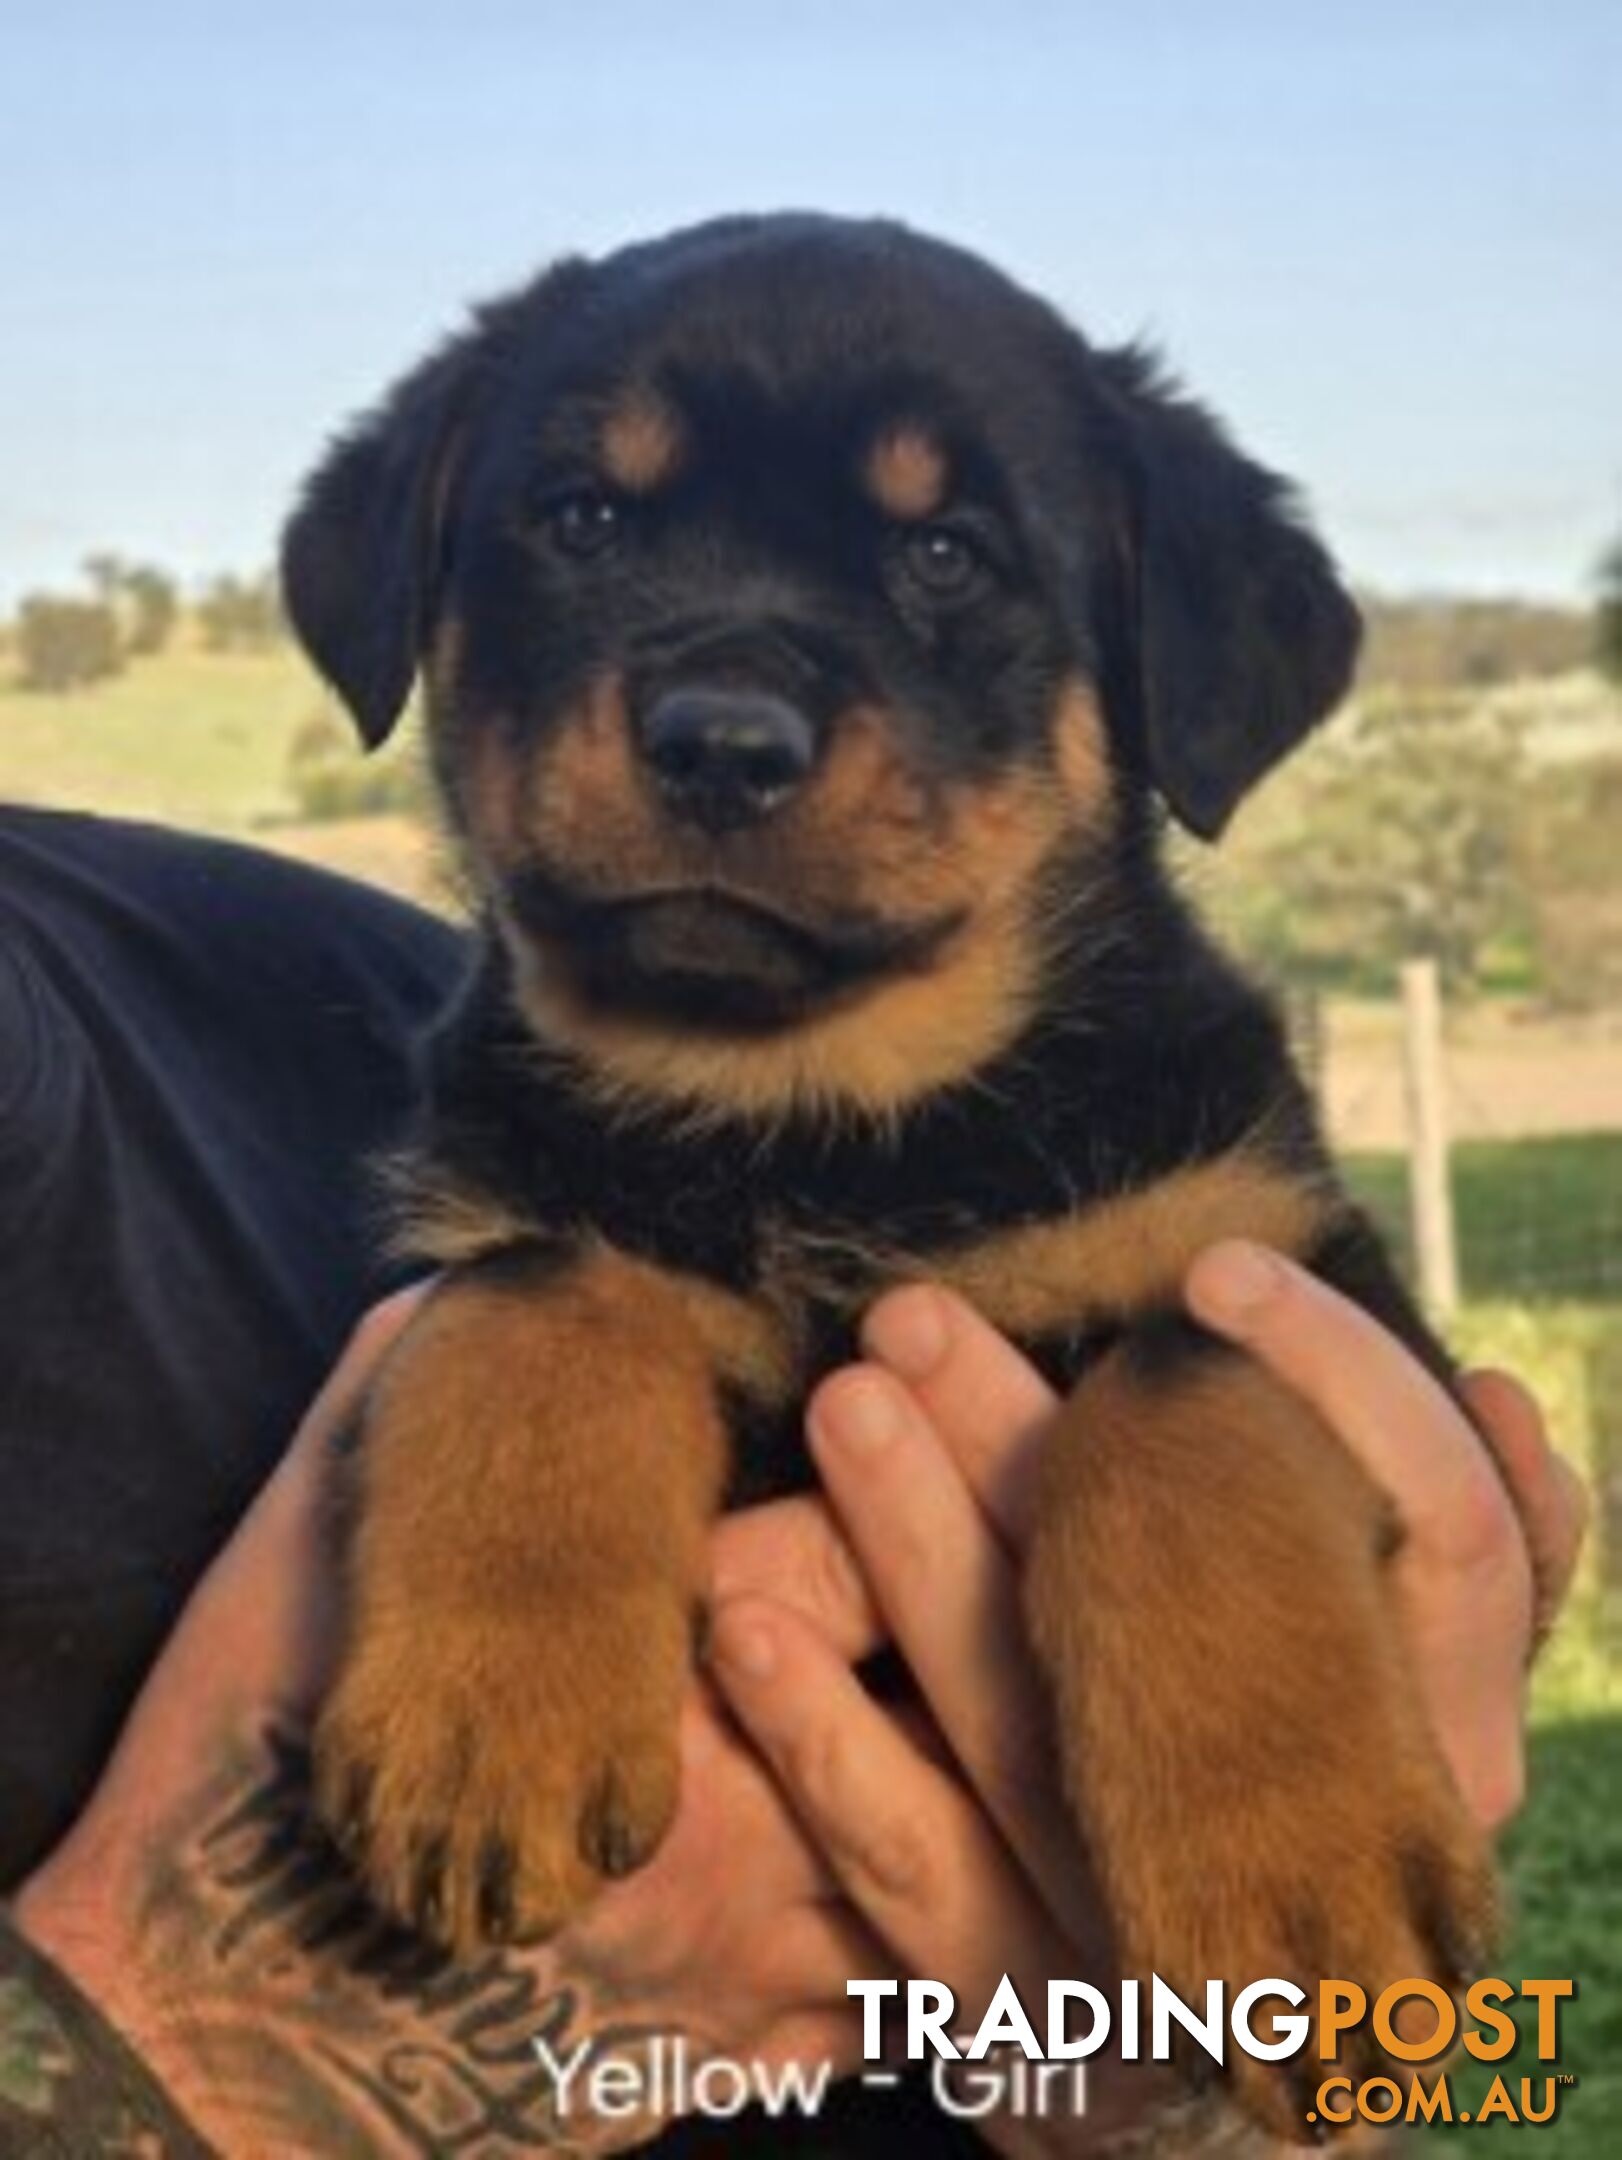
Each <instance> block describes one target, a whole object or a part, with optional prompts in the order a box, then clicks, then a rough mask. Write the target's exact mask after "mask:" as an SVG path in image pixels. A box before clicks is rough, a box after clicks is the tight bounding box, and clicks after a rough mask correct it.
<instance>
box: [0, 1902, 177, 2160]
mask: <svg viewBox="0 0 1622 2160" xmlns="http://www.w3.org/2000/svg"><path fill="white" fill-rule="evenodd" d="M92 2153H94V2154H97V2155H98V2156H101V2160H209V2154H210V2148H209V2147H208V2146H207V2145H205V2144H204V2143H203V2141H202V2139H201V2138H199V2137H198V2136H197V2134H196V2132H195V2131H194V2130H193V2129H192V2128H191V2126H190V2124H189V2123H187V2121H186V2120H185V2118H184V2117H183V2116H182V2115H181V2114H180V2112H179V2110H178V2109H177V2108H176V2107H175V2104H174V2102H173V2101H172V2100H171V2099H170V2098H169V2096H168V2094H167V2093H165V2092H164V2090H163V2088H162V2087H161V2086H160V2085H159V2084H158V2083H157V2081H156V2080H155V2079H154V2078H153V2077H152V2075H151V2073H150V2072H149V2071H148V2070H147V2069H146V2067H145V2065H144V2064H143V2063H142V2062H141V2060H140V2058H139V2057H138V2056H137V2055H136V2054H135V2053H134V2052H133V2051H132V2050H131V2049H130V2048H129V2047H128V2046H126V2045H125V2043H124V2041H123V2040H121V2039H120V2038H119V2036H118V2034H117V2033H116V2032H114V2031H113V2029H112V2027H111V2026H110V2025H108V2024H106V2023H105V2022H104V2021H103V2019H102V2018H101V2016H100V2015H99V2014H98V2012H97V2011H96V2010H95V2009H94V2008H92V2006H91V2005H90V2004H89V2003H88V2002H86V2000H85V1999H84V1997H83V1996H82V1995H81V1994H80V1993H79V1991H78V1989H77V1988H75V1987H74V1986H73V1985H72V1983H71V1982H70V1981H69V1980H68V1979H67V1977H66V1976H65V1975H64V1974H63V1973H61V1972H59V1971H58V1970H57V1968H56V1967H55V1966H54V1965H52V1964H51V1963H50V1962H49V1961H48V1960H47V1959H45V1958H43V1957H41V1956H40V1955H39V1953H38V1952H37V1951H35V1950H34V1949H32V1948H31V1947H30V1946H29V1944H28V1943H26V1942H25V1941H24V1940H23V1938H22V1937H21V1936H20V1935H19V1934H18V1933H17V1932H16V1930H15V1929H14V1928H13V1927H12V1926H11V1925H10V1923H9V1922H8V1921H7V1920H6V1919H5V1918H4V1916H3V1915H0V2160H87V2156H88V2155H90V2154H92Z"/></svg>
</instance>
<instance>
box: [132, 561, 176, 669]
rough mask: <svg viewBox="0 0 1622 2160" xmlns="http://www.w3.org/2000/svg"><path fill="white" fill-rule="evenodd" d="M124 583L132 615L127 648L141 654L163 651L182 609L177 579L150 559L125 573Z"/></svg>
mask: <svg viewBox="0 0 1622 2160" xmlns="http://www.w3.org/2000/svg"><path fill="white" fill-rule="evenodd" d="M121 585H122V591H123V596H124V600H125V603H126V607H127V611H128V617H129V627H128V629H127V631H126V633H125V643H126V645H127V647H128V649H129V650H130V651H131V652H132V653H138V654H142V655H145V654H149V653H156V652H162V650H163V648H164V646H165V645H167V644H168V642H169V639H170V636H171V634H172V632H173V630H174V627H175V621H176V618H177V617H178V615H179V613H180V598H179V595H178V593H177V592H176V590H175V582H174V579H173V578H171V577H166V576H165V575H164V573H163V571H161V570H155V569H154V568H153V567H152V566H151V564H150V563H137V564H135V565H134V567H133V568H131V569H129V570H126V571H125V572H124V573H123V577H122V580H121Z"/></svg>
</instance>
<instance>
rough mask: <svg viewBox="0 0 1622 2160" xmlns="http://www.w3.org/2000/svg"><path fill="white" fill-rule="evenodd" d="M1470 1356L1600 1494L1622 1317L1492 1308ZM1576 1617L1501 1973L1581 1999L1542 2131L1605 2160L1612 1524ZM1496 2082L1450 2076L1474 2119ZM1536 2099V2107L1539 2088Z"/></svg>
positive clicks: (1616, 1983) (1616, 1613)
mask: <svg viewBox="0 0 1622 2160" xmlns="http://www.w3.org/2000/svg"><path fill="white" fill-rule="evenodd" d="M1452 1332H1453V1334H1454V1337H1455V1340H1456V1341H1457V1344H1458V1347H1459V1349H1460V1351H1461V1352H1462V1354H1463V1355H1464V1356H1465V1357H1466V1358H1469V1359H1472V1360H1477V1359H1479V1360H1490V1361H1492V1362H1493V1363H1497V1364H1502V1365H1507V1366H1509V1367H1511V1368H1513V1369H1514V1370H1515V1371H1517V1372H1519V1373H1521V1374H1522V1375H1523V1377H1524V1378H1525V1379H1526V1380H1527V1381H1528V1382H1529V1383H1530V1385H1531V1386H1532V1388H1533V1389H1534V1391H1535V1392H1536V1394H1537V1395H1538V1398H1539V1400H1540V1401H1541V1402H1542V1403H1543V1405H1544V1408H1545V1411H1546V1413H1547V1416H1548V1419H1549V1424H1550V1429H1551V1432H1552V1433H1553V1435H1554V1438H1555V1440H1556V1442H1557V1444H1558V1445H1559V1447H1560V1448H1561V1450H1562V1452H1563V1453H1564V1454H1566V1455H1567V1456H1568V1457H1569V1458H1570V1459H1571V1460H1572V1461H1574V1462H1575V1463H1576V1464H1577V1465H1578V1467H1579V1468H1580V1469H1581V1470H1582V1471H1583V1472H1584V1474H1585V1475H1586V1476H1587V1478H1588V1479H1589V1481H1590V1484H1591V1485H1593V1486H1595V1487H1596V1488H1598V1489H1599V1490H1601V1491H1603V1490H1604V1489H1605V1487H1606V1486H1607V1485H1608V1484H1609V1483H1611V1482H1612V1481H1613V1480H1614V1478H1615V1476H1616V1467H1617V1466H1618V1465H1622V1398H1619V1397H1618V1395H1617V1393H1616V1391H1615V1389H1614V1387H1611V1386H1608V1384H1607V1377H1608V1375H1609V1374H1611V1373H1613V1372H1614V1371H1615V1370H1616V1369H1617V1368H1616V1366H1615V1364H1614V1363H1613V1362H1612V1361H1613V1360H1615V1359H1617V1358H1618V1357H1619V1356H1622V1305H1616V1304H1612V1305H1608V1306H1607V1305H1604V1304H1567V1305H1558V1306H1544V1307H1526V1306H1522V1305H1485V1306H1480V1307H1476V1308H1473V1309H1471V1310H1470V1311H1469V1312H1467V1313H1465V1314H1464V1315H1463V1316H1462V1317H1461V1319H1460V1320H1459V1322H1458V1324H1457V1325H1456V1327H1455V1328H1454V1330H1453V1331H1452ZM1596 1527H1597V1529H1598V1531H1599V1532H1600V1534H1599V1535H1597V1536H1595V1537H1593V1538H1591V1539H1590V1542H1589V1547H1588V1551H1587V1554H1586V1556H1585V1559H1584V1563H1583V1566H1582V1569H1581V1571H1580V1573H1579V1576H1578V1580H1577V1583H1576V1586H1575V1588H1574V1591H1573V1595H1572V1600H1571V1604H1570V1606H1569V1607H1568V1610H1567V1613H1566V1615H1565V1618H1564V1619H1563V1620H1562V1622H1561V1625H1560V1627H1559V1629H1558V1630H1557V1632H1556V1634H1555V1637H1554V1640H1553V1641H1552V1642H1551V1643H1550V1645H1549V1646H1548V1648H1547V1650H1546V1651H1545V1652H1544V1655H1543V1657H1542V1659H1541V1661H1540V1663H1539V1666H1538V1669H1537V1674H1536V1679H1535V1684H1534V1690H1533V1701H1532V1732H1531V1745H1530V1755H1529V1762H1530V1772H1531V1775H1530V1786H1529V1796H1528V1800H1527V1805H1526V1808H1525V1810H1524V1812H1523V1813H1522V1815H1521V1817H1520V1820H1519V1821H1518V1822H1517V1823H1516V1824H1515V1826H1514V1828H1513V1830H1512V1831H1511V1832H1510V1834H1509V1837H1508V1839H1507V1841H1506V1846H1505V1859H1506V1863H1507V1869H1508V1878H1509V1886H1510V1912H1511V1929H1510V1935H1509V1939H1508V1943H1507V1945H1506V1948H1505V1950H1504V1952H1503V1953H1502V1955H1501V1956H1500V1958H1499V1959H1498V1960H1497V1961H1496V1964H1495V1967H1494V1969H1495V1971H1497V1972H1500V1973H1502V1974H1503V1975H1504V1977H1505V1978H1507V1979H1509V1980H1519V1979H1522V1978H1544V1979H1549V1978H1553V1979H1572V1980H1575V1981H1576V1983H1577V1995H1576V1998H1575V1999H1574V2001H1573V2002H1572V2003H1570V2004H1569V2005H1568V2006H1567V2008H1566V2010H1565V2012H1564V2015H1563V2017H1562V2020H1561V2049H1560V2057H1559V2060H1558V2062H1557V2063H1554V2064H1551V2065H1549V2066H1547V2068H1548V2070H1549V2071H1550V2072H1568V2073H1570V2074H1572V2075H1574V2076H1575V2077H1576V2078H1577V2080H1578V2083H1577V2085H1576V2087H1575V2089H1574V2090H1571V2091H1568V2092H1566V2093H1565V2094H1563V2095H1562V2098H1561V2104H1560V2109H1559V2112H1558V2114H1557V2116H1556V2119H1555V2121H1554V2122H1553V2123H1551V2124H1549V2125H1548V2126H1547V2127H1546V2128H1540V2129H1538V2130H1537V2131H1536V2132H1535V2135H1536V2136H1537V2138H1538V2140H1539V2142H1538V2146H1537V2150H1538V2151H1539V2152H1541V2153H1547V2154H1549V2155H1550V2156H1551V2160H1611V2156H1612V2155H1613V2154H1614V2153H1615V2152H1616V2151H1617V2150H1618V2146H1619V2142H1622V2130H1619V2128H1618V2125H1619V2123H1622V1805H1619V1801H1622V1661H1619V1658H1618V1649H1619V1647H1622V1572H1619V1570H1622V1556H1619V1555H1618V1554H1616V1553H1615V1552H1608V1551H1607V1549H1606V1541H1605V1538H1604V1535H1603V1532H1604V1529H1605V1524H1604V1521H1603V1510H1602V1511H1601V1519H1600V1521H1599V1522H1598V1523H1597V1525H1596ZM1523 2030H1524V2031H1525V2032H1526V2034H1527V2037H1526V2039H1525V2041H1524V2042H1523V2045H1522V2046H1521V2047H1520V2048H1518V2049H1517V2050H1516V2052H1515V2053H1514V2055H1512V2056H1511V2057H1510V2058H1509V2060H1508V2062H1507V2063H1506V2064H1504V2065H1503V2066H1502V2067H1503V2068H1504V2070H1505V2072H1506V2083H1507V2084H1508V2086H1509V2088H1510V2091H1511V2093H1512V2094H1518V2092H1519V2082H1518V2081H1519V2079H1520V2077H1521V2076H1523V2075H1524V2076H1530V2077H1533V2078H1534V2079H1537V2080H1541V2078H1542V2077H1543V2075H1544V2074H1545V2066H1544V2065H1542V2064H1540V2063H1538V2061H1537V2058H1536V2049H1535V2046H1534V2043H1533V2040H1532V2037H1531V2020H1530V2019H1527V2020H1525V2021H1523ZM1491 2075H1492V2072H1491V2070H1490V2069H1488V2068H1486V2067H1484V2066H1482V2065H1479V2064H1471V2063H1464V2064H1462V2065H1461V2066H1460V2067H1458V2068H1457V2069H1456V2070H1455V2072H1454V2076H1453V2081H1452V2082H1453V2095H1454V2105H1455V2106H1456V2107H1464V2108H1468V2109H1469V2110H1470V2112H1471V2113H1472V2115H1473V2114H1474V2113H1475V2111H1476V2110H1477V2108H1478V2107H1479V2105H1480V2102H1481V2099H1482V2096H1483V2095H1484V2094H1485V2092H1486V2090H1487V2086H1488V2083H1489V2081H1490V2078H1491ZM1537 2091H1538V2093H1539V2094H1541V2084H1539V2085H1538V2087H1537ZM1532 2134H1534V2133H1533V2132H1532V2131H1531V2130H1530V2128H1526V2129H1523V2128H1522V2127H1520V2126H1511V2125H1507V2124H1501V2123H1493V2124H1489V2125H1487V2126H1486V2127H1485V2128H1479V2129H1478V2128H1475V2127H1469V2128H1466V2127H1463V2126H1455V2127H1454V2128H1452V2129H1449V2130H1440V2129H1438V2130H1434V2131H1431V2132H1428V2133H1427V2136H1428V2137H1429V2138H1430V2139H1431V2140H1433V2141H1435V2140H1441V2139H1446V2140H1448V2141H1449V2142H1457V2141H1459V2140H1461V2139H1462V2140H1464V2141H1466V2149H1468V2147H1469V2143H1470V2142H1471V2141H1473V2142H1475V2143H1478V2144H1479V2143H1480V2142H1481V2141H1482V2140H1487V2141H1488V2142H1489V2143H1491V2142H1493V2141H1496V2142H1498V2143H1502V2141H1503V2140H1504V2139H1506V2138H1511V2137H1516V2136H1522V2135H1532Z"/></svg>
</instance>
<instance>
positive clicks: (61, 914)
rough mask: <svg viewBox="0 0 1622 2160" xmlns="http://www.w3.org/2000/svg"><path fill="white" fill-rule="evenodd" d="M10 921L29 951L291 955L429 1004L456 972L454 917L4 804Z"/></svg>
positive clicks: (241, 849) (266, 959) (224, 846)
mask: <svg viewBox="0 0 1622 2160" xmlns="http://www.w3.org/2000/svg"><path fill="white" fill-rule="evenodd" d="M0 920H3V922H4V926H5V929H6V932H7V934H8V935H9V936H10V937H11V938H13V939H21V940H22V941H23V942H24V943H28V942H33V943H35V944H36V945H37V944H39V943H50V944H61V943H64V942H65V943H67V944H70V945H72V946H75V947H77V946H82V945H83V943H84V942H85V941H86V940H87V939H88V940H93V941H94V942H96V943H97V944H101V943H103V942H105V941H113V942H116V943H118V944H120V945H129V944H131V943H132V942H139V943H141V944H144V945H147V946H151V945H153V944H154V943H159V944H168V943H171V942H174V941H180V942H183V943H184V945H185V946H186V947H187V948H188V949H189V950H190V951H191V952H192V953H194V954H196V955H198V956H201V955H203V954H205V953H208V952H214V953H216V954H217V955H218V956H219V957H220V958H221V959H222V961H227V962H228V961H229V960H230V958H231V957H232V955H233V954H234V953H239V952H240V953H241V954H243V955H245V956H246V955H251V956H252V957H253V959H254V962H255V967H254V972H257V971H258V967H259V966H261V965H264V964H273V963H274V962H275V960H276V958H277V956H280V957H281V958H282V959H283V960H287V959H289V958H291V959H294V960H300V961H302V962H304V963H307V964H308V965H310V966H312V967H317V968H319V969H320V970H321V971H322V972H329V971H331V970H332V969H337V970H339V971H341V972H342V971H352V972H356V973H358V974H359V975H361V976H362V977H364V978H366V979H367V980H369V981H373V982H376V983H379V984H380V985H381V984H383V983H389V984H392V985H393V986H394V987H396V988H397V989H399V990H400V991H402V992H403V993H404V994H406V995H408V996H410V995H412V994H413V993H420V994H421V995H422V996H423V997H424V998H428V999H432V998H435V997H437V996H439V995H441V994H443V992H444V990H445V989H446V988H448V986H449V985H450V983H451V982H452V981H453V980H454V979H455V976H456V975H457V973H458V972H459V969H460V966H461V961H462V954H463V950H464V939H463V935H462V933H461V932H460V931H458V930H457V928H456V927H455V926H454V925H453V924H452V923H450V922H448V921H447V920H445V919H444V918H443V917H441V916H438V915H435V914H433V913H432V912H430V911H429V910H428V909H426V908H422V907H418V906H416V905H414V904H412V903H411V902H409V901H406V900H403V899H400V898H397V897H396V896H395V895H393V894H391V893H386V892H382V891H380V890H378V889H377V888H376V887H373V886H369V885H363V884H361V883H359V882H358V881H357V880H355V879H353V878H347V877H342V876H339V875H337V874H336V873H335V872H333V871H330V870H325V869H321V868H317V867H315V866H313V865H311V864H308V863H303V862H299V861H296V860H294V859H292V858H290V857H288V856H284V855H279V854H275V853H272V852H271V851H270V850H268V849H265V848H261V847H255V846H251V845H248V844H246V843H244V842H240V841H233V840H224V839H218V838H215V837H213V836H210V835H204V834H199V833H190V832H182V831H178V830H175V829H173V828H171V827H168V826H162V825H153V824H144V823H139V822H136V821H133V820H129V819H124V818H113V817H102V816H98V815H95V814H93V813H91V812H87V811H76V810H74V811H63V810H42V809H34V808H31V807H27V806H22V805H16V804H5V805H0Z"/></svg>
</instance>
